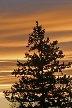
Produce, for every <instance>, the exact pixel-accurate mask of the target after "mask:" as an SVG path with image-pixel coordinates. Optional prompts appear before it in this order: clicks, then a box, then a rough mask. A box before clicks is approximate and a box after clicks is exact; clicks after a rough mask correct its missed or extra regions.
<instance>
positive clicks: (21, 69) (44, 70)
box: [4, 21, 72, 108]
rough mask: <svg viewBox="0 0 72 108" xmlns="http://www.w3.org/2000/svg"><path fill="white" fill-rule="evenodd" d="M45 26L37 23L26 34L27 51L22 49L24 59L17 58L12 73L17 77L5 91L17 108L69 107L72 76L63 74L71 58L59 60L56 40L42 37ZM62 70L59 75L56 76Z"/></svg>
mask: <svg viewBox="0 0 72 108" xmlns="http://www.w3.org/2000/svg"><path fill="white" fill-rule="evenodd" d="M44 34H45V29H42V26H39V25H38V21H36V26H35V27H34V28H33V32H32V33H31V34H29V40H28V45H27V46H26V47H29V53H27V52H26V53H25V56H26V58H27V61H26V62H25V63H21V62H20V61H17V66H18V69H16V70H14V71H13V72H12V75H15V77H19V81H18V82H16V83H15V84H13V85H12V86H11V90H10V91H9V90H6V91H4V94H5V98H6V99H7V100H8V101H10V102H13V103H15V108H16V102H17V103H19V108H32V107H34V108H48V107H60V108H65V107H72V78H71V77H70V76H66V75H65V74H63V72H62V71H63V69H65V68H70V67H71V62H68V63H67V64H66V63H64V62H63V63H60V61H59V59H61V58H63V57H64V55H63V52H62V50H60V48H59V47H58V45H57V44H58V41H57V40H56V41H53V42H52V43H51V42H50V39H49V37H47V38H46V39H44ZM55 73H61V75H62V76H58V77H57V76H56V75H55Z"/></svg>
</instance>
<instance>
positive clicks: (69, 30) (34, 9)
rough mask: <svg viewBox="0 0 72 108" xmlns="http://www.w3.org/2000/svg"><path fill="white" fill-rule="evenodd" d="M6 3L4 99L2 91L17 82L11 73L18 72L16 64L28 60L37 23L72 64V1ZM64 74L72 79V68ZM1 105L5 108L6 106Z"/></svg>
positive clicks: (2, 11)
mask: <svg viewBox="0 0 72 108" xmlns="http://www.w3.org/2000/svg"><path fill="white" fill-rule="evenodd" d="M6 1H7V2H6ZM6 1H4V0H2V1H0V98H1V97H2V96H3V94H2V90H4V89H6V88H9V87H10V85H9V84H12V83H13V82H14V81H15V79H14V77H12V76H10V72H11V71H13V69H15V68H17V67H16V60H25V58H24V53H25V52H26V51H27V50H28V49H27V48H26V47H25V46H26V45H27V40H28V34H29V33H31V32H32V27H34V26H35V22H36V21H39V25H42V27H43V29H45V31H46V33H45V37H47V36H48V37H49V38H50V40H51V41H53V40H58V42H59V47H60V49H61V50H63V52H64V54H65V58H64V59H63V61H65V62H68V61H72V1H71V0H60V1H58V0H53V1H52V0H50V1H49V0H48V1H45V0H42V1H41V0H37V1H33V0H31V2H28V0H24V1H22V0H20V1H19V0H17V2H16V1H14V0H12V1H11V2H10V0H6ZM64 72H65V73H67V74H70V75H72V67H71V69H66V70H65V71H64ZM2 84H5V85H6V87H4V86H2ZM0 105H1V106H2V107H3V104H2V102H1V103H0ZM7 108H8V107H7Z"/></svg>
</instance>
